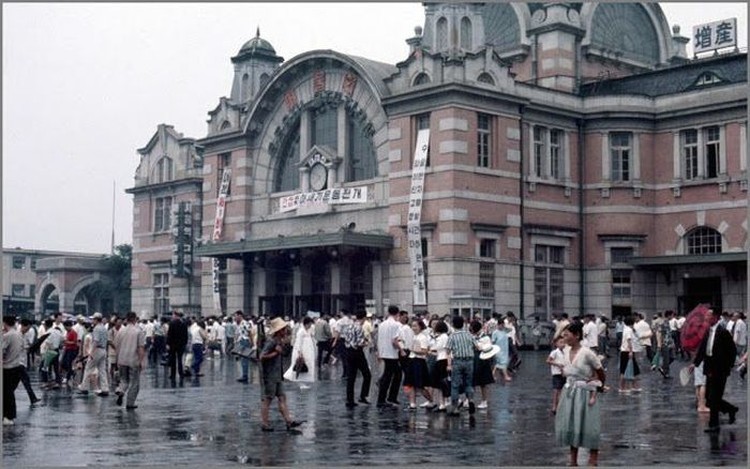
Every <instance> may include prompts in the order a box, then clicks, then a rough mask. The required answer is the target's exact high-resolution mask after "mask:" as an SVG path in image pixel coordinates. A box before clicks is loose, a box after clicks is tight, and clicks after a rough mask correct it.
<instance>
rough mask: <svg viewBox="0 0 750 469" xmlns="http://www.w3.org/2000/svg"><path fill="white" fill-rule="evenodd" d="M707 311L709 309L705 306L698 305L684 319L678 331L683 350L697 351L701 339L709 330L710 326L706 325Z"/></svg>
mask: <svg viewBox="0 0 750 469" xmlns="http://www.w3.org/2000/svg"><path fill="white" fill-rule="evenodd" d="M709 311H710V308H709V307H708V305H706V304H699V305H698V306H696V307H695V309H693V310H692V311H690V313H689V314H688V316H687V318H686V319H685V324H683V325H682V329H680V343H681V344H682V349H683V350H685V351H687V352H694V351H696V350H698V347H699V346H700V344H701V341H702V340H703V337H704V336H705V335H706V332H708V330H709V329H710V328H711V324H709V323H708V312H709Z"/></svg>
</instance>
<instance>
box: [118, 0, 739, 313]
mask: <svg viewBox="0 0 750 469" xmlns="http://www.w3.org/2000/svg"><path fill="white" fill-rule="evenodd" d="M689 40H690V39H688V38H686V37H683V36H681V35H680V32H679V27H674V28H673V29H670V27H669V25H668V24H667V21H666V18H665V17H664V14H663V12H662V10H661V8H660V7H659V5H658V4H653V3H622V4H620V3H585V4H580V3H555V4H548V3H545V4H541V3H524V4H521V3H519V4H500V3H486V4H484V3H461V4H451V3H426V4H425V23H424V27H417V28H415V36H414V37H411V38H408V39H407V40H406V42H407V44H408V47H409V53H408V55H407V57H406V58H405V60H404V61H403V62H400V63H398V64H385V63H379V62H375V61H372V60H369V59H366V58H362V57H356V56H350V55H345V54H341V53H338V52H335V51H330V50H317V51H309V52H306V53H303V54H301V55H298V56H297V57H294V58H292V59H289V60H284V59H283V58H281V57H279V56H278V55H277V54H276V51H275V50H274V49H273V47H272V46H271V44H270V43H268V41H266V40H264V39H262V38H260V35H259V34H256V37H254V38H252V39H251V40H250V41H248V42H247V43H246V44H245V45H243V46H242V48H241V49H240V51H239V53H238V54H237V55H236V56H235V57H233V58H232V62H233V64H234V68H235V74H234V81H233V85H232V89H231V94H230V97H228V98H221V99H220V101H219V104H218V106H217V107H216V108H215V109H214V110H212V111H211V112H209V121H208V132H207V135H206V136H204V137H203V138H200V139H198V140H193V139H184V138H182V137H181V136H177V134H174V132H173V130H171V128H169V127H168V126H163V125H162V126H159V131H158V132H157V135H156V136H155V137H154V138H152V140H151V143H150V144H149V146H148V147H147V148H146V149H143V150H139V152H140V154H141V163H140V166H139V168H138V171H137V173H136V184H135V187H134V188H133V189H130V192H131V193H133V194H134V197H135V200H134V206H135V213H134V239H133V242H134V251H133V252H134V265H133V282H132V283H133V305H134V308H136V309H141V308H148V307H149V306H151V308H152V309H157V306H158V305H159V304H161V305H162V306H161V307H162V308H167V307H169V308H189V309H191V310H192V311H195V312H198V311H200V313H201V314H203V315H211V314H216V313H218V312H221V313H226V312H227V311H233V310H235V309H242V310H244V311H246V312H250V313H255V314H290V315H301V314H304V313H305V312H306V311H308V310H312V311H322V312H330V311H335V310H338V309H340V308H344V307H346V308H349V309H354V308H360V307H364V306H365V305H369V306H375V307H376V308H377V309H378V310H379V311H382V310H383V308H385V307H386V306H387V305H389V304H397V305H400V306H402V307H403V308H406V309H412V310H418V309H427V310H430V311H433V312H438V313H448V312H450V313H463V314H466V313H468V312H470V311H479V312H482V313H484V314H489V313H490V312H491V311H507V310H512V311H515V312H517V313H519V314H520V316H521V317H530V316H532V315H538V316H540V317H541V318H549V317H550V315H551V314H552V313H556V312H571V313H578V312H596V313H603V314H608V315H618V314H623V313H626V312H628V311H631V310H639V311H644V312H647V313H654V312H656V311H662V310H665V309H674V310H683V311H684V310H688V309H690V308H691V307H692V306H694V305H695V304H696V303H697V302H710V303H712V304H714V305H715V306H716V307H719V308H726V309H736V308H744V307H745V305H746V303H747V247H748V238H747V214H748V205H747V94H748V93H747V92H748V88H747V55H746V54H745V53H740V52H739V51H729V52H728V53H724V54H719V55H716V56H711V57H708V58H698V59H689V58H688V57H687V55H686V44H687V42H689ZM167 129H168V130H169V131H167ZM423 129H429V150H428V156H427V164H426V167H425V168H424V179H423V184H421V185H420V186H421V187H419V191H418V192H419V193H421V194H422V199H421V201H420V202H418V203H419V206H420V207H421V208H420V215H421V217H420V219H419V227H420V230H419V239H420V242H417V243H416V244H415V243H411V245H410V243H409V242H408V234H409V229H408V228H409V226H408V225H409V223H408V221H409V206H410V205H412V208H414V204H415V203H417V202H415V200H414V197H413V195H412V194H414V193H415V189H414V184H413V181H412V179H413V177H412V176H413V174H414V171H413V167H412V166H413V165H412V162H413V157H414V154H415V145H416V141H417V134H418V132H419V131H420V130H423ZM162 134H163V136H162ZM167 140H169V141H171V142H173V143H172V144H168V142H167ZM156 148H158V151H156ZM165 158H169V159H172V160H174V161H175V162H176V161H178V160H179V161H180V163H179V164H180V165H181V168H182V173H181V172H180V171H177V170H175V171H174V173H170V174H172V177H171V178H170V180H169V182H157V181H156V180H154V179H153V178H154V177H157V176H155V175H154V172H155V171H156V173H157V174H161V173H159V171H162V170H159V169H158V166H155V165H158V161H163V160H164V159H165ZM185 158H186V159H185ZM225 173H227V176H228V177H229V181H230V184H229V188H228V192H227V193H226V194H224V193H221V191H220V186H221V181H222V177H223V176H224V174H225ZM225 189H226V187H225ZM220 195H221V197H219V196H220ZM224 195H225V196H226V197H224ZM165 198H166V199H165ZM160 199H161V200H162V202H161V205H160V204H159V200H160ZM217 200H222V202H221V203H220V204H219V207H218V209H217ZM177 202H183V203H187V204H190V206H191V210H192V211H191V212H190V213H191V215H190V216H191V218H190V220H191V223H192V225H191V230H192V233H193V237H192V239H191V241H190V242H191V243H192V245H191V246H190V247H188V248H186V247H185V242H182V241H181V242H177V240H178V239H179V240H183V241H184V240H185V239H186V238H185V237H184V236H183V235H182V234H180V233H178V230H177V228H174V227H173V229H171V230H170V229H167V228H166V226H167V225H170V226H172V224H171V223H172V222H171V220H170V223H167V221H165V220H163V218H164V213H165V211H166V210H167V208H166V207H167V204H172V205H171V206H172V208H171V209H170V210H171V212H169V213H179V207H180V206H184V204H182V205H180V203H177ZM160 217H161V218H162V220H161V221H160ZM175 226H177V227H179V226H181V225H180V224H179V223H177V224H176V225H175ZM159 227H161V229H160V230H159V229H157V228H159ZM410 248H411V249H412V250H418V254H419V255H420V256H421V257H422V259H423V266H422V269H423V273H424V283H425V286H426V289H427V301H426V304H418V305H416V304H414V288H413V286H414V285H413V283H414V280H413V273H414V270H413V269H414V268H415V266H412V264H411V263H410V260H409V259H410V258H409V249H410ZM185 249H188V250H189V251H190V253H191V254H193V255H192V256H191V257H190V258H189V259H188V260H189V261H190V262H191V265H190V268H189V270H190V276H189V277H187V279H185V278H174V276H173V275H167V276H166V277H165V276H164V274H165V273H171V271H172V270H174V269H175V266H176V265H177V266H179V265H182V266H184V265H185V258H178V257H176V256H175V253H184V252H185V251H184V250H185ZM180 259H182V260H180ZM178 270H179V269H178ZM165 288H166V289H167V291H168V293H167V294H166V296H165V293H164V289H165ZM215 297H217V298H219V301H218V302H216V301H215V300H214V298H215ZM165 300H166V301H165ZM159 301H161V303H159ZM136 305H138V306H136ZM219 310H220V311H219Z"/></svg>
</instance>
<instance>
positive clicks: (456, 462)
mask: <svg viewBox="0 0 750 469" xmlns="http://www.w3.org/2000/svg"><path fill="white" fill-rule="evenodd" d="M547 353H548V352H544V351H539V352H534V351H524V352H521V357H522V359H523V364H522V366H521V370H520V372H519V374H518V375H517V376H516V378H515V379H514V380H513V381H512V382H511V383H510V384H509V385H507V386H504V385H501V384H495V385H493V386H492V390H491V400H490V408H489V409H488V410H478V411H477V413H476V414H475V415H474V416H473V417H472V418H470V417H469V415H468V413H466V412H464V413H463V414H462V415H460V416H459V417H451V416H447V415H446V414H444V413H430V412H427V411H425V410H424V409H419V410H418V411H417V412H409V411H408V410H405V409H396V408H387V409H378V408H376V407H375V406H374V404H373V405H371V406H365V405H359V406H357V407H356V408H354V409H352V410H348V409H346V407H345V406H344V394H345V385H344V383H343V382H342V381H341V380H340V375H341V370H340V366H334V367H333V368H332V369H331V370H324V372H323V373H322V378H323V379H322V380H321V381H319V382H317V383H314V384H313V385H312V386H311V388H310V389H300V388H299V386H298V385H297V384H296V383H285V386H286V388H285V389H286V392H287V396H288V400H289V406H290V409H291V412H292V414H293V416H294V418H295V419H297V420H306V423H305V424H304V425H303V426H302V427H300V432H299V433H297V434H290V433H287V432H286V431H284V423H283V421H282V420H281V418H280V416H279V414H278V412H277V410H276V409H277V408H276V405H275V403H274V405H273V406H272V408H271V419H272V423H273V425H274V427H275V429H276V431H275V432H273V433H264V432H261V430H260V424H259V422H260V397H259V396H260V394H259V386H258V384H257V382H258V377H257V368H256V366H255V365H254V364H252V365H251V373H252V376H251V382H250V383H249V384H242V383H238V382H236V380H235V379H236V377H237V376H238V370H237V368H238V367H237V366H236V363H235V362H234V360H231V359H221V358H213V359H212V360H209V361H207V362H206V363H205V365H204V373H205V376H203V377H201V378H198V379H195V378H194V379H190V378H186V379H185V381H184V382H183V383H182V385H180V384H178V385H177V386H176V387H174V388H173V387H171V385H170V383H169V380H168V378H167V374H168V373H167V369H166V368H163V367H158V366H150V367H149V368H148V369H147V370H146V372H145V373H144V374H143V376H142V379H141V392H140V395H139V397H138V401H137V402H136V404H138V408H137V409H135V410H125V409H124V407H118V406H117V405H116V404H115V398H114V395H113V394H111V395H110V397H107V398H99V397H95V396H91V397H87V398H81V397H77V396H73V395H71V393H70V392H69V391H38V394H39V396H41V397H42V402H41V403H39V404H37V405H36V406H33V407H31V406H29V400H28V397H27V395H26V392H25V391H24V390H23V387H22V386H19V388H18V389H17V390H16V399H17V403H18V418H17V420H16V425H15V426H11V427H4V428H3V459H2V466H3V467H9V468H10V467H29V466H35V467H36V466H97V467H98V466H144V465H148V466H153V465H172V466H175V465H178V464H180V465H189V466H204V465H208V466H225V465H255V466H257V465H263V466H273V465H282V466H292V465H304V466H341V465H398V466H403V465H413V464H424V465H427V466H428V467H431V466H564V465H566V464H567V448H562V447H558V446H557V445H556V443H555V439H554V420H553V417H551V416H550V415H549V412H548V409H549V405H550V399H551V390H550V378H549V368H548V366H546V365H545V364H544V360H545V358H546V356H547ZM683 365H684V363H683V362H677V363H675V364H673V375H674V376H675V379H673V380H665V379H663V378H662V377H661V375H659V374H658V373H656V372H653V373H652V372H649V371H646V372H645V373H644V374H643V375H642V377H643V378H644V379H642V388H643V392H641V393H637V394H632V395H622V394H618V393H617V392H616V385H617V379H616V375H615V373H616V368H617V366H616V363H615V362H614V361H613V362H612V363H611V365H610V367H609V372H608V377H607V378H608V384H610V385H612V386H613V390H612V391H610V392H609V393H607V394H604V395H602V396H600V398H601V400H602V401H601V403H602V443H601V447H600V460H599V462H600V465H602V466H652V465H671V466H680V467H695V466H718V465H722V466H742V467H747V455H748V432H747V386H746V383H745V382H743V381H741V380H740V378H739V377H738V376H737V374H736V372H735V373H733V375H732V376H731V377H730V378H729V380H728V381H727V389H726V392H725V398H726V399H727V400H729V401H730V402H732V403H733V404H735V405H738V406H739V407H740V408H741V409H742V411H741V412H740V413H739V414H738V415H737V422H736V423H735V424H733V425H728V424H727V423H726V419H727V417H726V416H722V428H721V432H720V433H719V434H718V435H712V436H709V435H707V434H705V433H704V432H703V429H704V428H705V427H706V425H707V420H708V415H707V414H704V415H698V414H697V413H696V412H695V410H694V409H695V405H694V388H693V387H692V385H689V386H687V387H682V386H680V383H679V379H677V378H676V376H677V374H678V371H679V368H680V367H682V366H683ZM374 375H375V378H377V376H379V372H377V371H376V372H375V373H374ZM376 381H377V380H376V379H374V380H373V386H372V389H371V397H372V399H371V400H372V401H373V402H374V401H375V397H376V395H377V384H376ZM32 382H33V384H34V388H35V390H38V388H39V387H38V382H37V381H36V373H35V372H34V373H32ZM359 385H360V380H358V381H357V388H356V389H357V392H359V391H358V389H359ZM399 399H400V400H401V401H402V402H406V398H405V397H404V396H403V393H402V394H401V395H400V397H399ZM579 457H580V459H579V461H580V462H581V463H585V462H586V458H587V453H586V451H585V450H581V453H580V455H579Z"/></svg>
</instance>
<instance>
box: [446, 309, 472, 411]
mask: <svg viewBox="0 0 750 469" xmlns="http://www.w3.org/2000/svg"><path fill="white" fill-rule="evenodd" d="M453 331H454V332H453V334H451V335H450V337H448V344H447V345H446V349H448V351H449V352H450V354H449V355H448V372H449V373H450V374H451V410H450V412H448V415H458V396H459V395H460V394H461V392H462V391H463V393H464V394H466V399H467V400H468V401H469V414H473V413H474V412H475V411H476V406H475V405H474V400H473V398H474V339H473V338H472V336H471V334H470V333H469V332H468V331H466V330H465V329H464V318H463V317H461V316H455V317H454V318H453Z"/></svg>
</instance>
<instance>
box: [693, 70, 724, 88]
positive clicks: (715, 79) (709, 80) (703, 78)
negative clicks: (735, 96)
mask: <svg viewBox="0 0 750 469" xmlns="http://www.w3.org/2000/svg"><path fill="white" fill-rule="evenodd" d="M723 81H724V80H722V79H721V78H719V76H718V75H716V74H715V73H713V72H703V73H701V75H700V76H699V77H698V79H697V80H695V83H693V86H706V85H715V84H717V83H721V82H723Z"/></svg>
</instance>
